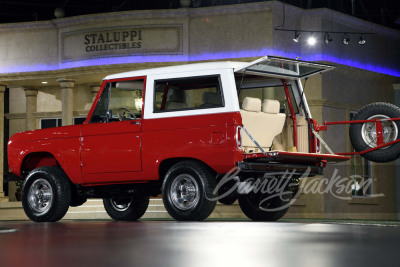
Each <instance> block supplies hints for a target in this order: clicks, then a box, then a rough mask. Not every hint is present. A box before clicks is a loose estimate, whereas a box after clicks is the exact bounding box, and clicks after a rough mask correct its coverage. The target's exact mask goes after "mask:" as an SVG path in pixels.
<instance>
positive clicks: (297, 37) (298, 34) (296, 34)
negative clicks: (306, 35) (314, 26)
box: [293, 31, 300, 43]
mask: <svg viewBox="0 0 400 267" xmlns="http://www.w3.org/2000/svg"><path fill="white" fill-rule="evenodd" d="M299 40H300V33H297V31H295V32H294V38H293V41H294V42H296V43H298V42H299Z"/></svg>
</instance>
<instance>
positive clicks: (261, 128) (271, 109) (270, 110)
mask: <svg viewBox="0 0 400 267" xmlns="http://www.w3.org/2000/svg"><path fill="white" fill-rule="evenodd" d="M279 108H280V104H279V101H278V100H270V99H264V101H263V102H262V103H261V100H260V99H258V98H253V97H245V98H244V100H243V104H242V109H241V110H240V114H241V115H242V121H243V125H244V126H245V127H246V129H247V130H248V131H249V132H250V134H251V135H252V136H253V138H254V139H255V140H256V141H257V142H258V144H259V145H260V146H261V147H262V148H263V149H264V150H265V151H269V150H270V148H271V147H272V142H273V140H274V137H275V136H277V135H278V134H280V133H281V132H282V129H283V125H284V124H285V119H286V115H285V114H282V113H279ZM242 146H243V149H244V152H245V153H260V152H261V151H260V150H259V149H258V148H257V146H256V145H255V144H254V142H253V141H251V139H250V138H249V137H248V136H247V134H246V133H245V132H242Z"/></svg>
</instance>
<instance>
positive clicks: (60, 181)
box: [22, 167, 71, 222]
mask: <svg viewBox="0 0 400 267" xmlns="http://www.w3.org/2000/svg"><path fill="white" fill-rule="evenodd" d="M70 201H71V187H70V182H69V180H68V178H67V176H66V175H65V173H64V172H63V171H62V170H61V169H59V168H57V167H40V168H37V169H34V170H33V171H31V172H30V173H29V175H28V177H27V178H26V180H25V183H24V186H23V188H22V206H23V208H24V211H25V213H26V215H27V216H28V217H29V218H30V219H31V220H32V221H34V222H55V221H58V220H61V219H62V218H63V217H64V215H65V214H66V213H67V211H68V208H69V205H70Z"/></svg>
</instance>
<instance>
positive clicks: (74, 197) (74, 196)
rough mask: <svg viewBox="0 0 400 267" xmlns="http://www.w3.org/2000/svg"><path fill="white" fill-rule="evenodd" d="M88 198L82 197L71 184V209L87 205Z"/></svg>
mask: <svg viewBox="0 0 400 267" xmlns="http://www.w3.org/2000/svg"><path fill="white" fill-rule="evenodd" d="M86 201H87V198H85V197H82V196H80V195H79V194H78V190H77V189H76V188H75V187H74V185H73V184H72V183H71V202H70V203H69V206H70V207H79V206H81V205H83V204H84V203H86Z"/></svg>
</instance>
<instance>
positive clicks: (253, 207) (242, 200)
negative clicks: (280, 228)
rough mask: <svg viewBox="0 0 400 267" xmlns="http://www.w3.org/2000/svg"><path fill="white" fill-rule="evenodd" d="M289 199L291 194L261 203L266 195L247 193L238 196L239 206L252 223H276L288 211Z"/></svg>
mask: <svg viewBox="0 0 400 267" xmlns="http://www.w3.org/2000/svg"><path fill="white" fill-rule="evenodd" d="M291 197H292V195H291V194H284V195H283V196H282V198H281V196H275V197H273V198H271V199H269V200H267V201H264V202H263V200H264V199H266V198H268V196H267V195H261V194H254V193H249V194H246V195H240V196H239V206H240V209H241V210H242V211H243V213H244V214H245V215H246V216H247V217H248V218H249V219H252V220H253V221H268V222H269V221H277V220H279V219H280V218H282V217H283V216H284V215H285V214H286V212H287V211H288V209H289V203H290V201H291ZM260 204H261V205H260Z"/></svg>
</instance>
